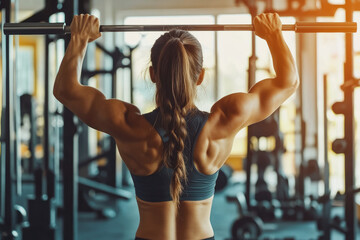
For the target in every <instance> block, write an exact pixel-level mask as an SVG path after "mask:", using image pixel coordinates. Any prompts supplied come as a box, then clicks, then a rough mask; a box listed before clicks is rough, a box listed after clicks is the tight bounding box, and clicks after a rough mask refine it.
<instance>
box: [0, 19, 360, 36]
mask: <svg viewBox="0 0 360 240" xmlns="http://www.w3.org/2000/svg"><path fill="white" fill-rule="evenodd" d="M171 29H183V30H187V31H254V27H253V25H251V24H230V25H217V24H214V25H101V26H100V32H147V31H151V32H153V31H169V30H171ZM282 30H283V31H295V32H298V33H317V32H333V33H334V32H356V31H357V24H356V23H355V22H297V23H295V24H284V25H283V27H282ZM4 33H5V34H12V35H36V34H69V33H70V27H69V26H66V24H65V23H5V24H4Z"/></svg>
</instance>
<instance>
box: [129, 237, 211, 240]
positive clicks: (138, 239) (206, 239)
mask: <svg viewBox="0 0 360 240" xmlns="http://www.w3.org/2000/svg"><path fill="white" fill-rule="evenodd" d="M135 240H149V239H145V238H139V237H135ZM201 240H215V237H209V238H204V239H201Z"/></svg>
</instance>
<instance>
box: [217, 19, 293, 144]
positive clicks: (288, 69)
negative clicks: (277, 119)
mask: <svg viewBox="0 0 360 240" xmlns="http://www.w3.org/2000/svg"><path fill="white" fill-rule="evenodd" d="M254 27H255V33H256V34H257V35H258V36H259V37H261V38H263V39H264V40H266V42H267V44H268V46H269V49H270V52H271V55H272V59H273V64H274V69H275V72H276V77H274V78H270V79H265V80H262V81H260V82H258V83H256V84H255V85H254V86H253V87H252V88H251V89H250V91H249V92H248V93H235V94H231V95H228V96H225V97H224V98H222V99H220V100H219V101H218V102H216V103H215V104H214V106H213V107H212V109H211V115H210V116H211V117H212V118H213V119H214V122H217V124H216V125H217V127H218V129H220V131H218V133H217V134H219V136H218V137H220V138H222V137H226V136H229V137H231V136H234V135H235V134H236V133H237V132H238V131H239V130H240V129H241V128H243V127H246V126H248V125H251V124H253V123H255V122H259V121H261V120H263V119H265V118H266V117H268V116H269V115H270V114H272V113H273V112H274V111H275V110H276V109H277V108H278V107H279V106H280V105H281V104H282V103H283V102H284V101H285V100H286V99H287V98H289V97H290V96H291V95H292V94H293V93H294V92H295V91H296V89H297V86H298V84H299V82H298V76H297V71H296V66H295V62H294V59H293V57H292V55H291V52H290V50H289V48H288V46H287V44H286V42H285V40H284V38H283V35H282V32H281V21H280V18H279V16H278V14H276V13H269V14H261V15H259V16H257V17H256V18H255V19H254Z"/></svg>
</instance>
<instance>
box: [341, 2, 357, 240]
mask: <svg viewBox="0 0 360 240" xmlns="http://www.w3.org/2000/svg"><path fill="white" fill-rule="evenodd" d="M352 2H353V1H352V0H347V1H346V2H345V11H346V20H347V21H352V20H353V5H352ZM345 59H346V61H345V66H344V82H345V83H346V82H348V81H352V79H353V77H354V76H353V35H352V34H350V33H347V34H346V35H345ZM344 104H345V106H346V112H345V114H344V129H345V141H346V145H347V146H346V150H345V192H346V193H350V192H351V191H352V190H353V189H354V184H355V174H354V173H355V152H354V129H355V126H354V88H352V87H348V88H345V89H344ZM345 219H346V228H347V231H346V239H347V240H353V239H355V238H356V228H357V226H356V222H357V221H356V208H355V197H354V194H346V197H345Z"/></svg>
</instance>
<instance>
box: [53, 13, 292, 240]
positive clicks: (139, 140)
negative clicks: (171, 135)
mask: <svg viewBox="0 0 360 240" xmlns="http://www.w3.org/2000/svg"><path fill="white" fill-rule="evenodd" d="M254 26H255V33H256V34H257V35H258V36H259V37H261V38H263V39H264V40H266V42H267V44H268V46H269V48H270V51H271V54H272V57H273V63H274V69H275V72H276V77H274V78H271V79H265V80H263V81H260V82H258V83H256V84H255V85H254V86H253V87H252V88H251V90H250V91H249V92H248V93H235V94H231V95H228V96H225V97H223V98H222V99H220V100H219V101H217V102H216V103H215V104H214V105H213V107H212V108H211V112H210V115H209V119H208V121H207V122H206V124H205V126H204V128H203V129H202V131H201V133H200V135H199V138H198V141H197V143H196V146H195V150H194V163H195V166H196V168H197V169H198V171H200V172H201V173H203V174H213V173H215V172H216V171H218V170H219V169H220V167H221V166H222V165H223V164H224V163H225V161H226V159H227V158H228V156H229V154H230V150H231V148H232V144H233V141H234V137H235V135H236V134H237V133H238V132H239V131H240V130H241V129H242V128H244V127H247V126H248V125H250V124H253V123H255V122H258V121H261V120H263V119H265V118H266V117H268V116H269V115H270V114H271V113H273V112H274V111H275V110H276V109H277V108H278V107H279V106H280V104H282V103H283V102H284V101H285V100H286V99H287V98H288V97H290V96H291V95H292V94H293V93H294V92H295V91H296V88H297V86H298V76H297V72H296V66H295V63H294V59H293V57H292V55H291V53H290V51H289V49H288V46H287V45H286V43H285V41H284V39H283V36H282V33H281V22H280V19H279V16H278V15H277V14H261V15H259V16H257V17H256V18H255V20H254ZM100 36H101V34H100V33H99V21H98V19H97V18H95V17H93V16H89V15H80V16H75V17H74V19H73V22H72V23H71V41H70V43H69V46H68V48H67V50H66V53H65V56H64V59H63V61H62V63H61V66H60V69H59V72H58V74H57V77H56V80H55V85H54V90H53V93H54V96H55V97H56V98H57V99H58V100H59V101H60V102H62V103H63V104H64V105H65V106H66V107H67V108H69V109H70V110H71V111H72V112H73V113H74V114H75V115H77V116H78V117H79V118H80V119H81V120H82V121H83V122H85V123H86V124H88V125H89V126H90V127H92V128H94V129H97V130H99V131H103V132H105V133H108V134H110V135H111V136H112V137H113V138H114V139H115V140H116V143H117V146H118V149H119V152H120V155H121V157H122V159H123V160H124V162H125V163H126V165H127V166H128V168H129V170H130V172H132V173H133V174H135V175H143V176H144V175H149V174H152V173H154V172H155V171H157V170H158V169H159V167H160V166H161V164H162V158H161V156H162V148H163V145H162V141H161V138H160V136H159V134H158V133H157V132H156V130H155V129H154V128H153V127H152V126H151V125H150V124H149V123H148V122H147V121H146V120H145V118H144V117H143V116H142V115H141V113H140V111H139V109H138V108H137V107H136V106H134V105H131V104H129V103H126V102H123V101H121V100H117V99H106V98H105V96H104V95H103V94H102V93H101V92H100V91H98V90H97V89H95V88H92V87H88V86H83V85H81V84H80V83H79V79H80V74H81V68H82V62H83V59H84V55H85V52H86V48H87V44H88V42H91V41H93V40H95V39H97V38H98V37H100ZM150 70H151V71H150V72H151V74H150V75H151V77H152V80H153V81H155V79H154V77H153V75H154V74H153V71H152V69H150ZM203 76H204V75H203V74H201V75H200V77H199V80H198V84H200V83H201V82H202V80H203ZM214 129H216V130H214ZM212 200H213V197H212V198H209V199H206V200H202V201H181V202H180V207H179V208H177V207H176V205H175V204H174V203H173V202H155V203H153V202H145V201H142V200H140V199H138V198H137V203H138V207H139V213H140V225H139V228H138V230H137V233H136V236H137V237H141V238H146V239H166V240H175V239H178V240H180V239H181V240H183V239H187V240H191V239H194V240H195V239H197V240H198V239H204V238H208V237H212V236H214V232H213V229H212V226H211V223H210V212H211V205H212Z"/></svg>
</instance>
